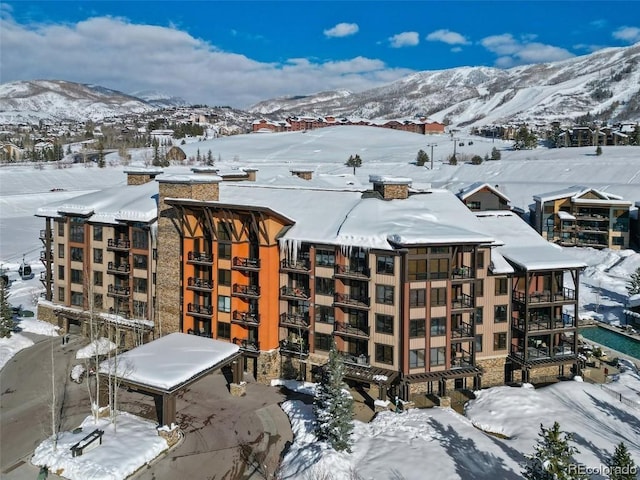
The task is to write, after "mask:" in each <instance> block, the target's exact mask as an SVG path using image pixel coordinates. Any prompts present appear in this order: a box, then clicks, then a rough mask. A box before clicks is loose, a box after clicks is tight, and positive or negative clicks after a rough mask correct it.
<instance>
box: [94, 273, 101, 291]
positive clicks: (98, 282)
mask: <svg viewBox="0 0 640 480" xmlns="http://www.w3.org/2000/svg"><path fill="white" fill-rule="evenodd" d="M93 284H94V285H96V286H98V287H101V286H102V272H99V271H94V272H93Z"/></svg>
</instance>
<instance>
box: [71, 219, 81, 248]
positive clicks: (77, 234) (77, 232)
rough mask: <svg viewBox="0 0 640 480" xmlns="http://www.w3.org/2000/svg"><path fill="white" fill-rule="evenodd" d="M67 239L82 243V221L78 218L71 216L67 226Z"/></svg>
mask: <svg viewBox="0 0 640 480" xmlns="http://www.w3.org/2000/svg"><path fill="white" fill-rule="evenodd" d="M69 240H71V241H72V242H76V243H84V221H83V220H82V219H80V218H72V219H71V224H70V227H69Z"/></svg>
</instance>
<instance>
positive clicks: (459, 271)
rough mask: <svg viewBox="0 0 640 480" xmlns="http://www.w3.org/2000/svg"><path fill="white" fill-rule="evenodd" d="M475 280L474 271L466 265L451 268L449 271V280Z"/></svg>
mask: <svg viewBox="0 0 640 480" xmlns="http://www.w3.org/2000/svg"><path fill="white" fill-rule="evenodd" d="M474 278H475V274H474V271H473V269H472V268H471V267H469V266H467V265H461V266H459V267H453V268H452V269H451V280H454V281H455V280H473V279H474Z"/></svg>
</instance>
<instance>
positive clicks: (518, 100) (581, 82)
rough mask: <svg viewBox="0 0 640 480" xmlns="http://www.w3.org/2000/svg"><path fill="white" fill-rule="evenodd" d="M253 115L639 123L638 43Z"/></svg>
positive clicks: (434, 74) (259, 108)
mask: <svg viewBox="0 0 640 480" xmlns="http://www.w3.org/2000/svg"><path fill="white" fill-rule="evenodd" d="M249 111H250V112H254V113H256V114H258V115H265V116H270V117H271V116H274V117H280V118H282V117H284V116H288V115H325V116H326V115H334V116H351V117H363V118H369V119H375V118H400V117H407V116H411V117H413V116H418V115H419V116H428V117H429V118H431V119H434V120H438V121H442V122H447V123H450V124H452V125H458V126H468V125H474V124H489V123H504V122H513V121H528V122H536V121H540V122H548V121H551V120H560V121H569V120H573V119H575V118H577V117H580V116H583V115H586V114H587V113H589V114H590V115H592V116H594V117H596V118H601V119H604V120H631V121H638V120H640V43H638V44H636V45H633V46H630V47H624V48H608V49H603V50H599V51H597V52H595V53H592V54H590V55H585V56H580V57H575V58H572V59H569V60H564V61H560V62H553V63H542V64H533V65H525V66H520V67H515V68H511V69H508V70H502V69H497V68H490V67H461V68H453V69H448V70H439V71H425V72H418V73H414V74H412V75H409V76H407V77H404V78H402V79H400V80H397V81H395V82H393V83H391V84H389V85H385V86H382V87H378V88H374V89H370V90H366V91H364V92H360V93H350V92H345V91H336V92H322V93H318V94H314V95H307V96H297V97H288V98H280V99H274V100H265V101H262V102H259V103H257V104H256V105H254V106H252V107H251V108H250V109H249Z"/></svg>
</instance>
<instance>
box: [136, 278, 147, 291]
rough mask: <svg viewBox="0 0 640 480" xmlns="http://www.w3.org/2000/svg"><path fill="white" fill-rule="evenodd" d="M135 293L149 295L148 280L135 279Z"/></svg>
mask: <svg viewBox="0 0 640 480" xmlns="http://www.w3.org/2000/svg"><path fill="white" fill-rule="evenodd" d="M133 291H134V292H137V293H147V279H146V278H139V277H133Z"/></svg>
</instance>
